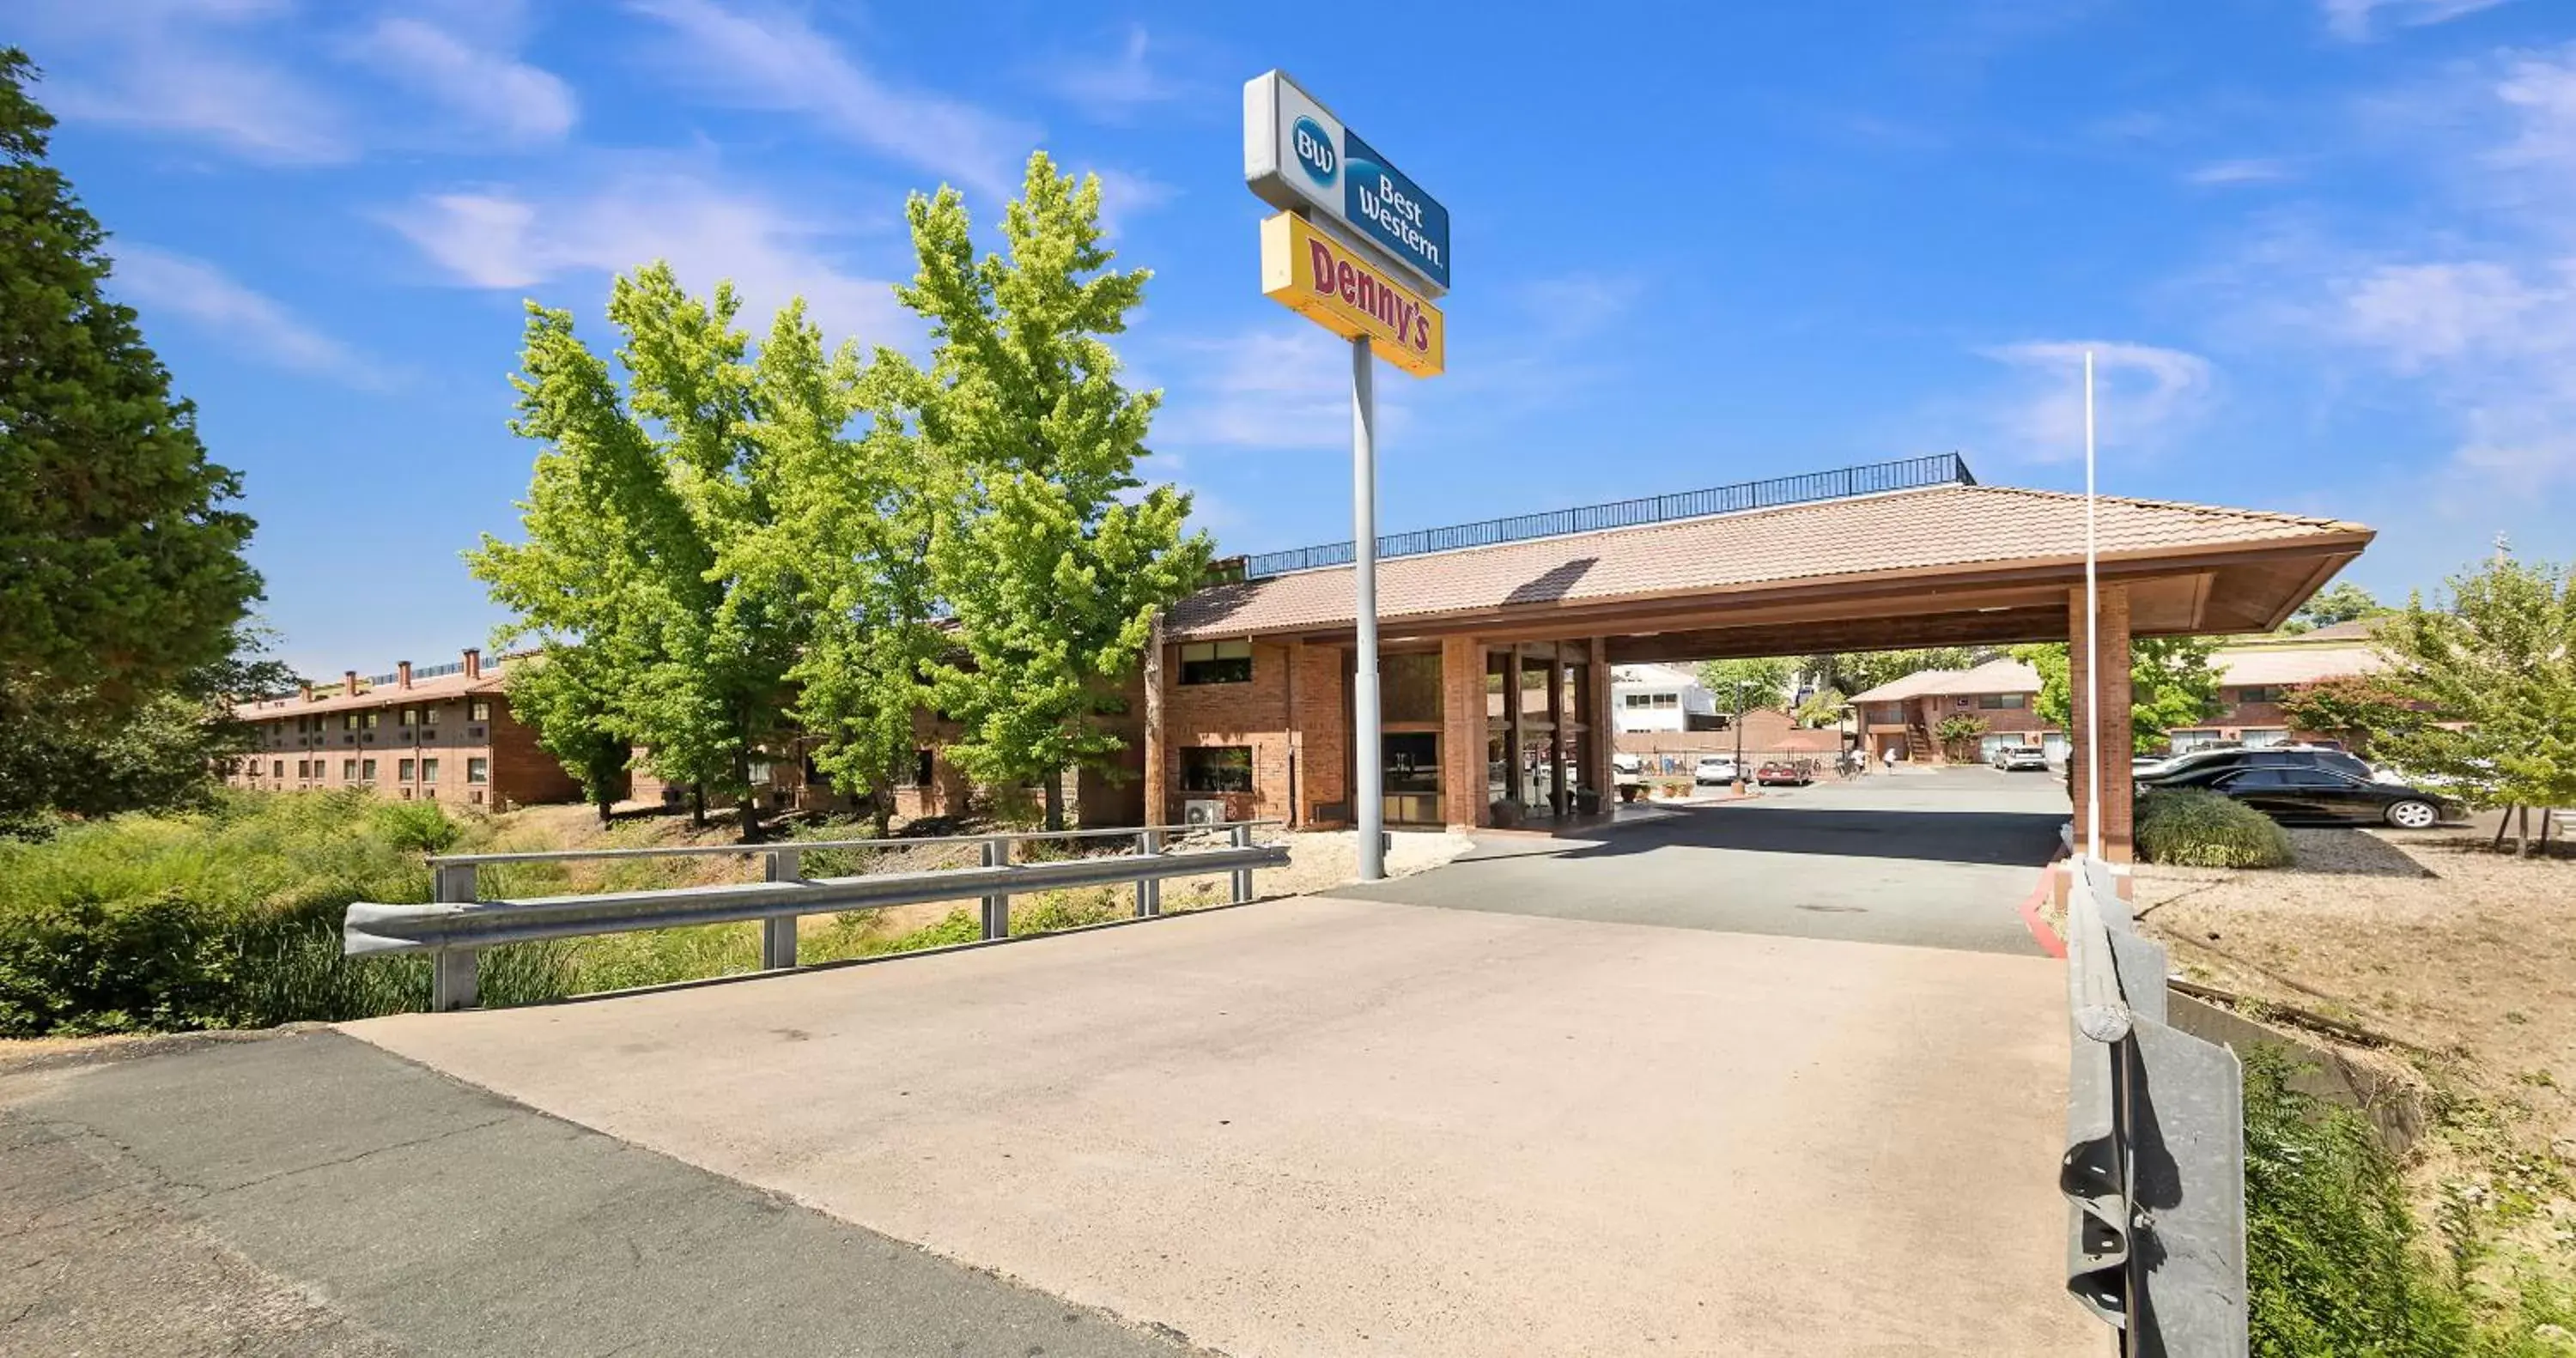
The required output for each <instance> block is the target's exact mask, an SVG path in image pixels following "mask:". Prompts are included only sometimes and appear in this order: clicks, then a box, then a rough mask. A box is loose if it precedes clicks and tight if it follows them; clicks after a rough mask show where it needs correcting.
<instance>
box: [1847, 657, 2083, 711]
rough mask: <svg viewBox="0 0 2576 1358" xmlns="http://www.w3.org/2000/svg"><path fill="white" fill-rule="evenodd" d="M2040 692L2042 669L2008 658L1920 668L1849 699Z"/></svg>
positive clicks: (1871, 700)
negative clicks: (1961, 667) (1963, 666)
mask: <svg viewBox="0 0 2576 1358" xmlns="http://www.w3.org/2000/svg"><path fill="white" fill-rule="evenodd" d="M2037 692H2039V671H2037V670H2035V669H2032V668H2031V667H2030V666H2028V665H2025V664H2023V663H2022V662H2020V661H2018V660H2014V659H2011V658H2010V657H2005V658H2001V659H1996V660H1989V661H1987V662H1986V663H1984V664H1982V665H1979V666H1977V667H1975V668H1974V669H1965V670H1917V671H1915V672H1914V673H1912V674H1908V675H1905V676H1903V677H1901V678H1896V679H1890V680H1889V681H1887V682H1886V683H1884V684H1881V685H1879V686H1878V687H1876V688H1874V689H1870V690H1868V691H1867V692H1865V693H1855V694H1853V695H1852V696H1851V697H1850V698H1849V699H1848V700H1847V701H1850V702H1855V703H1892V702H1898V701H1901V700H1903V699H1906V698H1946V697H1949V696H1951V695H1953V694H1973V693H2037Z"/></svg>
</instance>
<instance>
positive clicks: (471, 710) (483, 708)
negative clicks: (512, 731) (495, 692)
mask: <svg viewBox="0 0 2576 1358" xmlns="http://www.w3.org/2000/svg"><path fill="white" fill-rule="evenodd" d="M465 719H466V720H467V721H490V720H492V700H491V699H489V698H476V699H475V700H473V701H472V702H469V703H467V704H466V705H465Z"/></svg>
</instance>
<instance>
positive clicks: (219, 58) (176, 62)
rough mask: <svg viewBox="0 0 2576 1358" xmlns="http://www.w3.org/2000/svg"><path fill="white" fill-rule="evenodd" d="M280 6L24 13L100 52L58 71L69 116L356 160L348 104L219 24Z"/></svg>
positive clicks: (58, 42)
mask: <svg viewBox="0 0 2576 1358" xmlns="http://www.w3.org/2000/svg"><path fill="white" fill-rule="evenodd" d="M281 9H282V6H280V5H278V4H274V3H270V2H269V0H152V3H149V4H147V5H127V6H106V5H98V4H95V3H71V2H70V0H63V2H62V3H46V4H40V5H36V6H34V7H31V8H29V9H27V10H24V11H22V12H19V13H18V14H16V15H13V17H15V18H18V19H20V20H22V21H24V22H26V23H28V24H29V25H30V26H31V27H32V28H33V30H34V31H35V32H37V33H38V34H40V35H42V36H44V37H46V38H48V39H50V40H51V42H52V44H53V45H54V46H55V48H56V49H57V50H61V51H67V52H72V53H75V54H82V55H86V56H88V57H89V58H90V59H89V60H78V61H75V62H74V63H73V64H72V68H71V69H69V70H62V71H56V72H54V73H53V79H52V80H50V81H49V82H48V83H49V88H48V89H47V90H46V92H45V98H46V102H47V103H48V105H49V106H50V107H51V108H52V110H53V111H54V113H55V114H57V115H58V116H60V117H62V118H63V119H64V120H66V121H70V122H89V123H99V124H104V125H109V126H117V127H131V128H139V129H142V130H145V131H151V132H166V133H176V134H179V135H181V136H186V137H193V138H197V139H199V140H203V141H207V142H211V143H214V144H215V145H218V146H221V147H223V148H224V149H226V150H228V151H231V152H233V153H234V154H237V155H240V156H243V157H245V158H248V159H251V160H257V161H263V162H267V163H271V164H281V165H319V164H329V163H333V162H338V161H344V160H347V159H349V158H350V157H352V156H353V155H354V154H355V153H356V147H355V145H354V143H353V140H352V138H351V137H350V135H349V133H348V130H347V114H346V112H345V110H343V109H342V108H341V106H340V105H339V103H338V102H337V101H336V100H334V99H332V98H330V97H329V96H327V95H325V94H324V93H322V92H321V91H320V90H318V89H315V88H314V87H312V86H311V85H309V84H307V83H306V82H304V81H302V80H300V79H298V78H296V77H295V76H294V75H292V74H290V73H289V72H288V71H287V70H286V69H285V68H284V67H281V66H278V65H276V64H274V63H272V62H268V61H263V60H259V59H256V58H254V57H251V56H248V55H246V54H245V53H244V52H243V51H242V50H240V47H241V46H242V44H241V43H239V42H237V41H236V40H234V39H233V38H231V37H230V36H228V35H226V34H223V33H221V32H219V31H218V30H219V29H221V28H222V27H223V26H225V25H231V24H239V23H243V22H246V21H251V20H257V19H265V18H269V17H272V16H274V15H275V14H277V13H279V12H280V10H281ZM138 11H140V12H138Z"/></svg>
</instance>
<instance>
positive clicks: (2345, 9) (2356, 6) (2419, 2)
mask: <svg viewBox="0 0 2576 1358" xmlns="http://www.w3.org/2000/svg"><path fill="white" fill-rule="evenodd" d="M2503 3H2505V0H2319V6H2318V7H2319V9H2320V10H2321V11H2322V12H2323V13H2324V15H2325V21H2326V29H2327V31H2328V32H2331V33H2333V34H2334V35H2335V36H2336V37H2338V38H2341V39H2343V40H2344V41H2346V42H2367V41H2369V40H2370V38H2371V37H2372V36H2373V31H2372V30H2373V28H2374V26H2375V25H2376V24H2377V23H2378V21H2379V20H2380V19H2382V18H2383V17H2384V18H2386V19H2387V20H2388V21H2389V22H2391V23H2394V24H2397V25H2399V26H2401V27H2405V28H2421V27H2424V26H2426V25H2430V24H2440V23H2448V22H2450V21H2451V20H2453V19H2457V18H2459V17H2460V16H2462V15H2464V14H2475V13H2477V12H2478V11H2479V10H2482V9H2492V8H2494V7H2495V6H2497V5H2500V4H2503Z"/></svg>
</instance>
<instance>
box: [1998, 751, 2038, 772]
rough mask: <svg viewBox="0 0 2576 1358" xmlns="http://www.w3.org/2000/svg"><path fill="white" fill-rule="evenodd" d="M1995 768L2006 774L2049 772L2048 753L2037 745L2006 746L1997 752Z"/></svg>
mask: <svg viewBox="0 0 2576 1358" xmlns="http://www.w3.org/2000/svg"><path fill="white" fill-rule="evenodd" d="M1995 767H1996V768H1997V769H1998V770H2000V771H2002V772H2005V773H2019V772H2029V771H2037V772H2040V773H2046V772H2048V751H2046V750H2044V749H2042V748H2040V747H2039V746H2037V745H2006V746H2003V747H2002V748H2000V749H1998V750H1996V751H1995Z"/></svg>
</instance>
